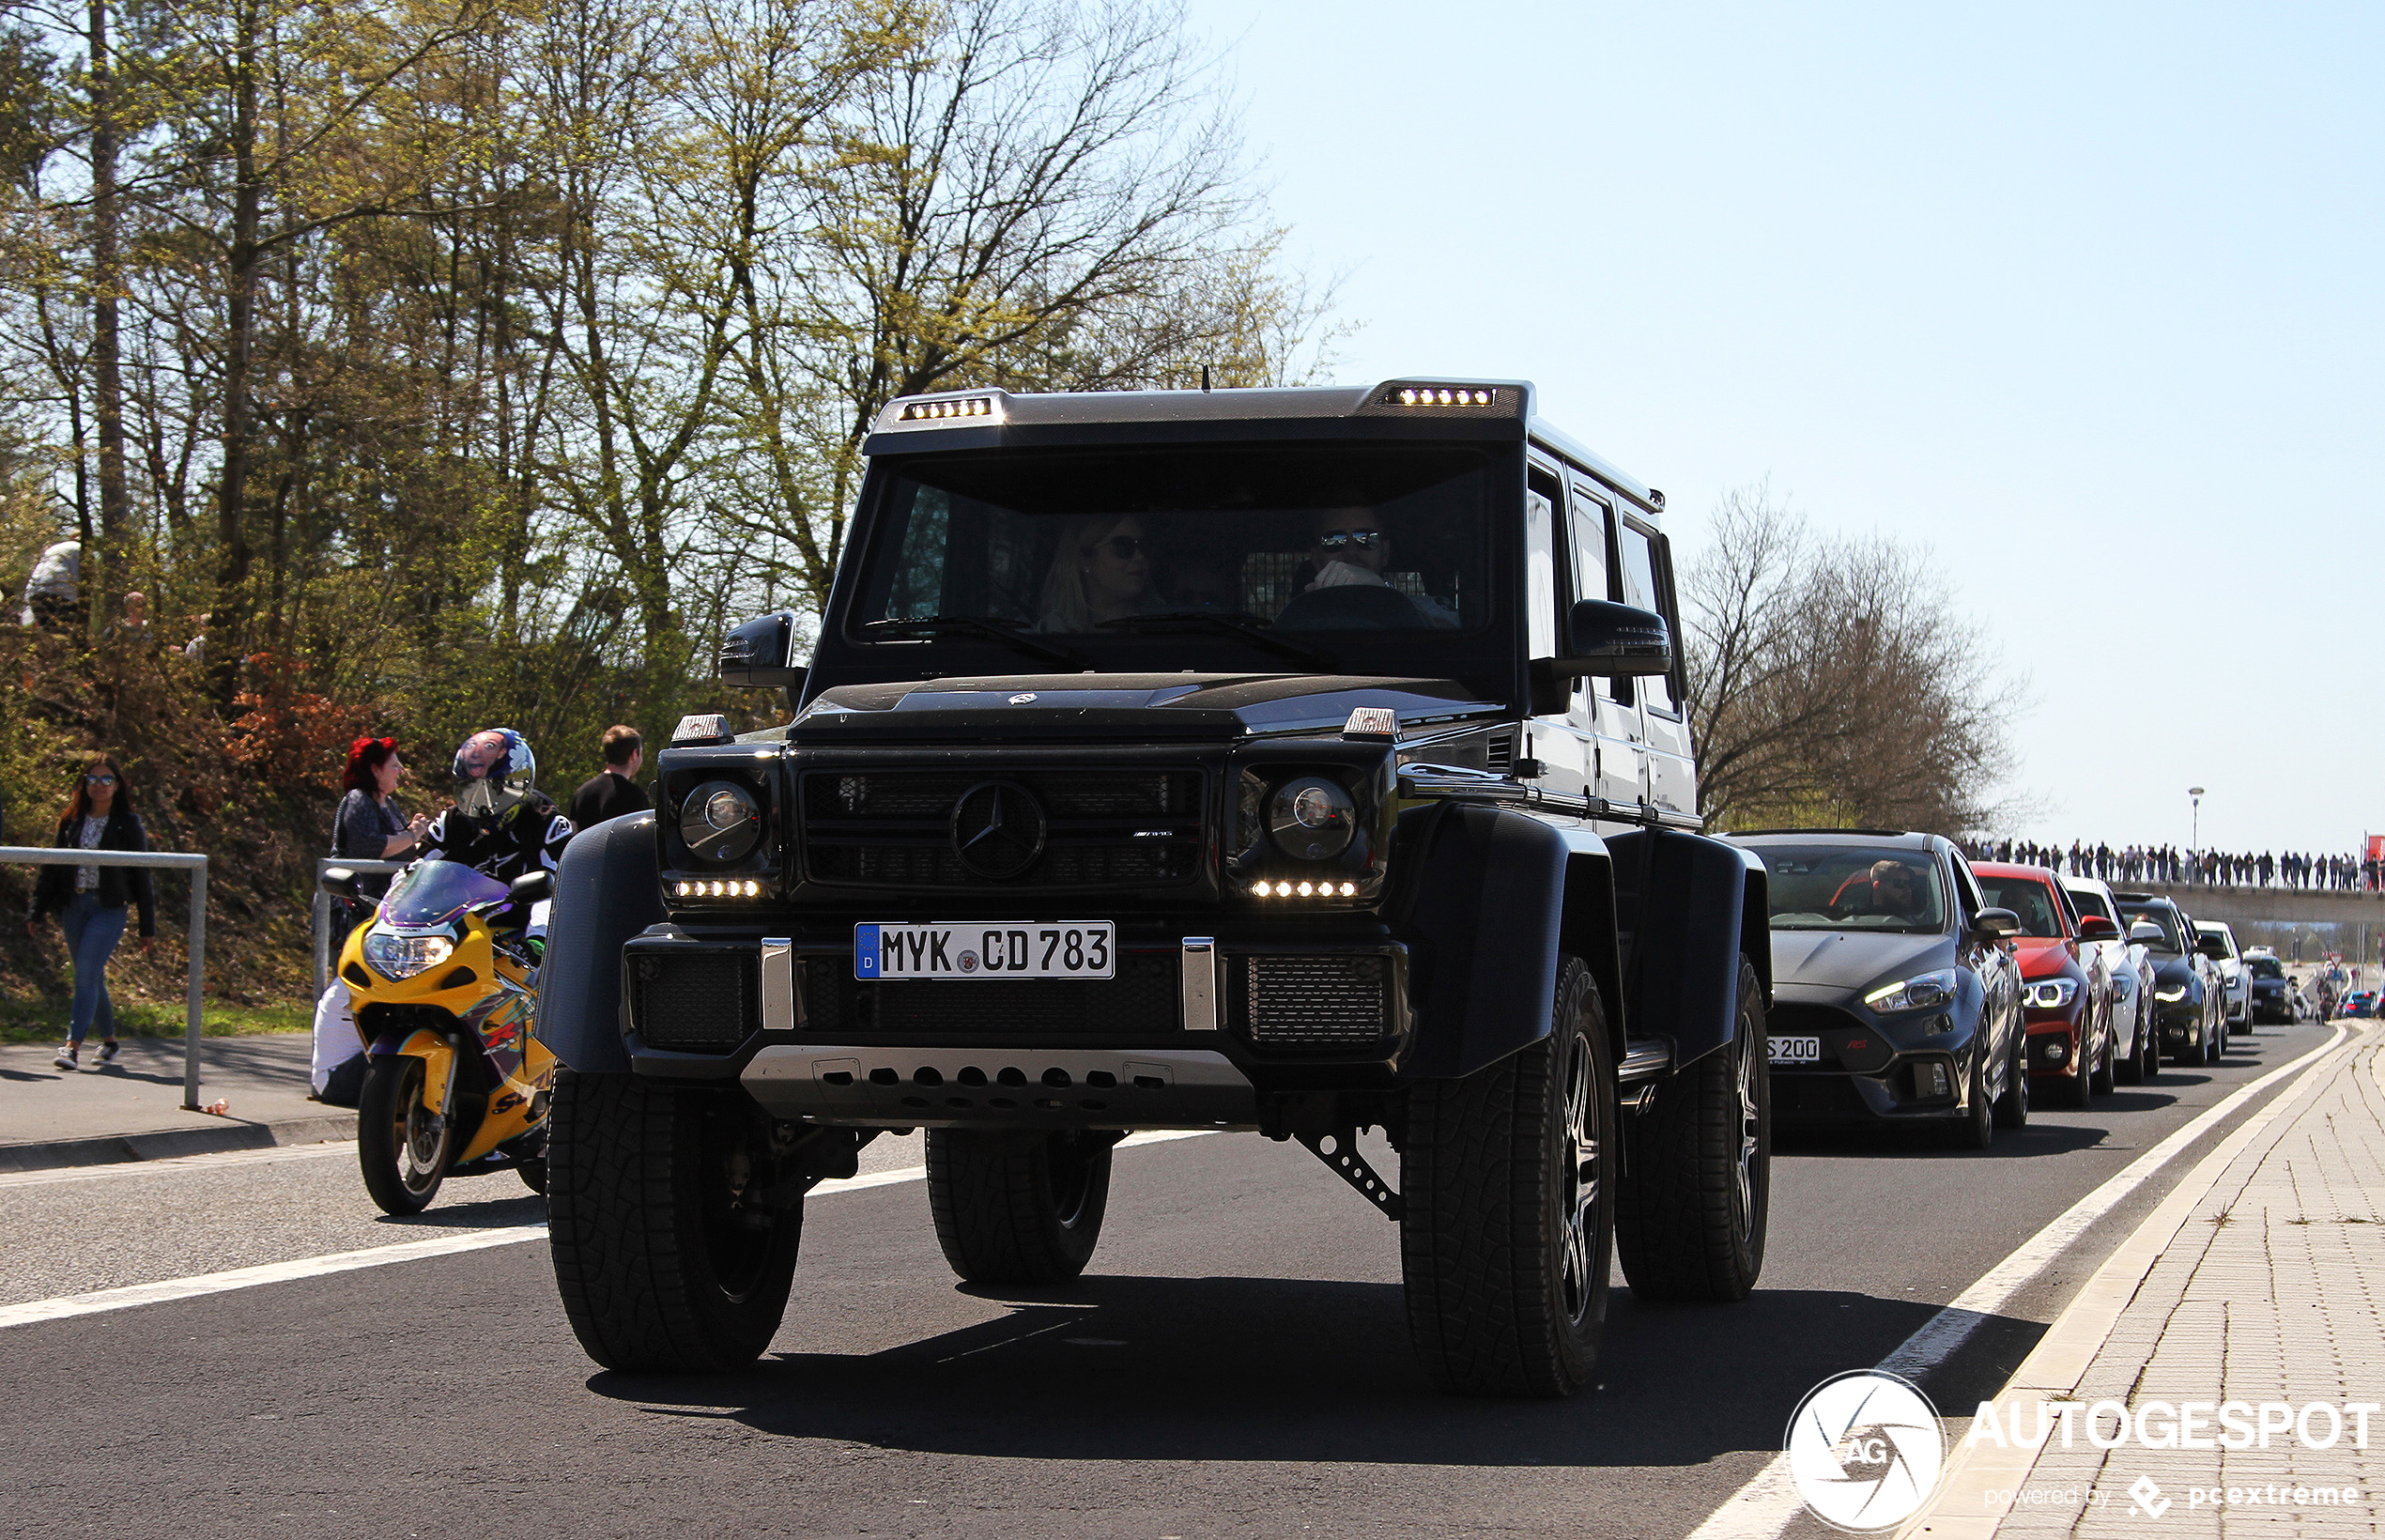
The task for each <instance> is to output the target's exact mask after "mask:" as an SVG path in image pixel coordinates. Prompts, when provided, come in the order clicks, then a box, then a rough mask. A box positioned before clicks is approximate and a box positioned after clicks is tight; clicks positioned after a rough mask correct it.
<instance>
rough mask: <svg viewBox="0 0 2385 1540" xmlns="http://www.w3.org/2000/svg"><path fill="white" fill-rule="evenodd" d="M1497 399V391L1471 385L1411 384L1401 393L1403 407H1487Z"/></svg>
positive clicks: (1400, 398) (1400, 400) (1400, 399)
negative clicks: (1479, 388) (1480, 388)
mask: <svg viewBox="0 0 2385 1540" xmlns="http://www.w3.org/2000/svg"><path fill="white" fill-rule="evenodd" d="M1496 399H1497V393H1495V392H1491V391H1485V390H1477V389H1475V388H1474V387H1472V386H1469V385H1459V386H1455V387H1452V386H1448V385H1439V386H1435V385H1410V386H1408V387H1406V388H1404V389H1403V390H1401V392H1400V393H1399V404H1400V405H1401V406H1403V407H1487V406H1490V405H1492V404H1493V403H1494V402H1495V401H1496Z"/></svg>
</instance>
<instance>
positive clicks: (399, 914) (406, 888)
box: [381, 861, 512, 925]
mask: <svg viewBox="0 0 2385 1540" xmlns="http://www.w3.org/2000/svg"><path fill="white" fill-rule="evenodd" d="M510 891H512V890H511V889H510V888H508V887H507V886H506V885H504V884H503V883H500V882H499V881H498V880H497V879H496V878H494V877H491V876H489V875H488V874H487V873H485V872H481V871H474V870H472V869H471V868H470V867H468V866H463V865H459V864H458V863H456V862H454V861H417V862H415V863H414V864H413V865H412V866H410V867H408V868H407V869H406V870H404V871H402V872H400V873H399V874H398V878H397V881H396V882H395V883H394V884H392V885H391V887H390V891H389V897H388V898H385V899H383V900H382V901H381V923H382V924H384V925H444V924H446V923H447V922H448V921H450V920H452V919H454V917H455V916H458V915H460V914H462V913H463V912H464V911H465V910H467V909H469V908H472V907H473V906H475V905H477V904H484V903H494V902H496V901H498V900H500V899H502V898H504V897H505V896H506V894H507V893H509V892H510Z"/></svg>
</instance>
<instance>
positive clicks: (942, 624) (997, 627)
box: [854, 615, 1085, 670]
mask: <svg viewBox="0 0 2385 1540" xmlns="http://www.w3.org/2000/svg"><path fill="white" fill-rule="evenodd" d="M1019 625H1020V623H1019V622H1017V621H1008V620H1004V619H1003V618H1002V617H1000V616H999V615H910V616H905V617H903V618H902V619H900V620H890V621H870V622H868V623H867V624H862V625H858V626H855V627H854V629H855V630H858V631H865V632H871V633H875V634H877V635H880V636H890V637H900V636H915V637H983V638H985V639H987V640H989V641H1002V642H1008V643H1009V644H1010V645H1011V646H1013V647H1015V648H1017V649H1018V650H1019V651H1020V652H1023V653H1026V654H1031V655H1033V656H1036V657H1039V658H1042V659H1043V660H1044V661H1046V662H1048V663H1060V664H1066V665H1067V666H1068V667H1069V669H1072V670H1085V659H1084V658H1082V657H1079V656H1078V655H1077V654H1074V653H1071V652H1069V650H1068V649H1067V648H1065V647H1054V646H1053V645H1051V644H1050V643H1049V642H1042V641H1037V640H1036V639H1033V638H1032V637H1026V636H1022V635H1021V634H1020V632H1019Z"/></svg>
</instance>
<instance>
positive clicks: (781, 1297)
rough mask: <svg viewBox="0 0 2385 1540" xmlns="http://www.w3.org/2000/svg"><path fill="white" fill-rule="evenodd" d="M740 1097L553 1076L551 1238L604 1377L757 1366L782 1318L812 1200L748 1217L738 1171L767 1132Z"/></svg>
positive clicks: (634, 1080)
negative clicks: (738, 1203)
mask: <svg viewBox="0 0 2385 1540" xmlns="http://www.w3.org/2000/svg"><path fill="white" fill-rule="evenodd" d="M765 1126H766V1125H765V1122H764V1120H763V1119H762V1116H761V1114H760V1112H759V1110H758V1109H756V1108H754V1106H753V1105H752V1103H751V1101H748V1100H746V1098H745V1097H744V1096H743V1095H742V1094H741V1093H738V1092H735V1091H723V1090H713V1089H710V1088H695V1089H682V1088H680V1087H676V1086H667V1085H659V1084H656V1083H654V1082H651V1081H644V1080H640V1079H639V1078H638V1077H637V1076H635V1075H626V1074H577V1073H575V1072H574V1071H572V1070H562V1071H560V1072H559V1073H558V1075H557V1078H556V1086H555V1106H554V1111H553V1113H552V1115H551V1120H550V1123H549V1126H548V1134H547V1145H546V1162H547V1190H546V1209H547V1237H548V1245H549V1249H550V1251H551V1252H552V1254H553V1256H554V1262H555V1283H556V1286H557V1287H558V1288H559V1289H560V1290H561V1292H562V1297H563V1314H564V1315H565V1316H566V1317H569V1318H570V1320H571V1324H572V1332H574V1334H576V1335H577V1337H578V1338H579V1345H580V1347H583V1348H585V1349H586V1350H587V1352H588V1356H589V1357H591V1358H592V1359H594V1360H595V1361H596V1362H597V1363H601V1364H603V1365H605V1367H607V1368H608V1369H621V1370H625V1371H650V1372H654V1373H663V1374H707V1373H714V1372H717V1371H719V1370H723V1369H734V1368H738V1367H741V1366H743V1365H744V1364H746V1363H751V1362H752V1361H753V1360H754V1359H755V1358H757V1357H759V1356H761V1354H762V1352H763V1351H764V1350H765V1349H766V1348H768V1347H769V1346H770V1339H771V1337H772V1336H773V1335H774V1334H776V1333H777V1330H778V1322H779V1318H780V1317H782V1316H783V1315H784V1314H785V1313H786V1309H787V1290H788V1287H789V1286H790V1285H791V1284H792V1282H793V1280H794V1274H795V1253H796V1249H797V1247H798V1245H799V1243H800V1241H801V1239H802V1231H803V1200H802V1199H800V1198H796V1199H793V1200H792V1201H790V1202H788V1203H786V1204H785V1205H783V1206H782V1207H780V1208H778V1209H775V1210H770V1211H768V1212H767V1213H766V1215H762V1214H748V1215H747V1216H746V1217H747V1219H748V1220H750V1219H752V1218H759V1217H766V1218H767V1220H768V1223H767V1224H761V1225H755V1224H751V1223H741V1222H739V1221H738V1218H737V1216H736V1215H735V1214H734V1213H732V1211H731V1209H730V1205H729V1196H730V1192H731V1182H732V1179H733V1178H732V1176H731V1172H732V1171H736V1170H746V1171H750V1170H751V1169H752V1162H751V1158H750V1153H749V1151H750V1149H751V1147H752V1146H751V1141H753V1140H754V1139H756V1138H758V1137H761V1136H762V1135H761V1132H760V1131H761V1130H762V1128H763V1127H765Z"/></svg>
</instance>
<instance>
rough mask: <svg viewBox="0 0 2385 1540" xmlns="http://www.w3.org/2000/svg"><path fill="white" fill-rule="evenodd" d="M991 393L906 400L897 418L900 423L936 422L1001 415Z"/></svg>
mask: <svg viewBox="0 0 2385 1540" xmlns="http://www.w3.org/2000/svg"><path fill="white" fill-rule="evenodd" d="M1001 415H1002V414H1001V413H1000V412H999V411H997V410H995V409H994V405H993V397H992V396H990V395H962V396H947V397H946V398H944V399H943V400H939V401H906V402H904V403H903V404H902V410H901V411H900V412H899V413H897V414H896V418H895V420H896V421H897V422H900V423H936V422H943V421H946V420H947V419H950V418H956V417H958V418H968V417H999V416H1001Z"/></svg>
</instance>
